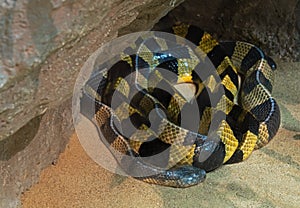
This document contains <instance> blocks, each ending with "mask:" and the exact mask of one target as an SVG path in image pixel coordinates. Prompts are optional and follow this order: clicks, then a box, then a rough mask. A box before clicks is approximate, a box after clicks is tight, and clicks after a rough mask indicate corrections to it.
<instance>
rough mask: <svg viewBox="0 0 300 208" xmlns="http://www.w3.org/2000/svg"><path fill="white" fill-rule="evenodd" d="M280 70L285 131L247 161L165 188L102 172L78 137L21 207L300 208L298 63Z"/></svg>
mask: <svg viewBox="0 0 300 208" xmlns="http://www.w3.org/2000/svg"><path fill="white" fill-rule="evenodd" d="M278 68H279V70H278V71H277V72H276V85H275V87H274V88H275V89H274V96H275V97H276V98H278V99H277V100H278V102H279V104H280V107H281V112H282V124H281V127H280V129H279V131H278V133H277V135H276V136H275V138H274V139H273V140H272V141H271V142H270V143H269V144H268V145H267V146H266V147H264V148H262V149H259V150H256V151H255V152H253V153H252V155H251V156H250V158H249V159H247V160H246V161H244V162H241V163H238V164H232V165H225V166H222V167H221V168H219V169H217V170H215V171H213V172H211V173H208V174H207V178H206V180H205V181H204V182H203V183H201V184H199V185H197V186H194V187H190V188H186V189H178V188H177V189H176V188H169V187H162V186H157V185H150V184H147V183H144V182H141V181H138V180H135V179H133V178H130V177H124V176H119V175H116V174H114V173H112V172H110V171H108V170H106V169H105V168H102V167H101V166H100V165H98V164H97V163H96V162H94V160H92V159H91V157H89V156H88V155H87V153H86V152H85V150H84V149H83V147H82V145H81V144H80V142H79V140H78V137H77V135H76V134H75V133H74V135H73V136H72V137H71V139H70V142H69V144H68V145H67V148H66V150H65V152H64V153H62V154H61V155H60V157H59V160H58V162H57V163H56V164H55V165H52V166H51V167H48V168H46V169H45V170H44V171H43V172H42V174H41V176H40V181H39V183H38V184H36V185H34V186H33V187H32V188H31V189H29V190H28V191H26V192H25V193H24V194H23V196H22V205H23V207H24V208H35V207H39V208H40V207H42V208H43V207H51V208H55V207H59V208H64V207H87V208H89V207H97V208H98V207H99V208H101V207H113V208H116V207H120V208H123V207H124V208H127V207H128V208H135V207H136V208H143V207H145V208H149V207H153V208H156V207H157V208H158V207H159V208H161V207H189V208H191V207H239V208H240V207H288V208H293V207H294V208H298V207H300V96H299V92H298V90H299V87H300V83H299V81H298V80H297V79H298V77H300V63H282V64H279V67H278ZM98 154H101V152H99V153H98Z"/></svg>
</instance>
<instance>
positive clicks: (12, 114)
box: [0, 0, 182, 208]
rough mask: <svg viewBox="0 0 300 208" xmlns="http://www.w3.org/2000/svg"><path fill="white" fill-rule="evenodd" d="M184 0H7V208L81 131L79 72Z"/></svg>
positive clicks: (2, 44)
mask: <svg viewBox="0 0 300 208" xmlns="http://www.w3.org/2000/svg"><path fill="white" fill-rule="evenodd" d="M181 2H182V1H175V2H173V1H161V0H143V1H141V0H130V1H124V0H95V1H94V0H93V1H92V0H46V1H44V0H30V1H29V0H24V1H16V0H7V1H1V2H0V57H1V60H0V207H1V208H2V207H5V208H7V207H15V206H17V205H18V204H19V200H18V197H19V195H20V193H21V192H23V191H24V190H25V189H27V188H29V187H30V186H31V185H32V184H33V183H35V182H37V180H38V177H39V174H40V171H41V170H42V169H43V168H45V167H46V166H49V165H51V164H52V163H53V162H54V161H55V160H56V158H57V157H58V155H59V153H60V152H62V151H63V150H64V148H65V145H66V143H67V141H68V138H69V136H70V134H71V133H72V132H73V131H74V129H73V127H72V119H71V118H72V116H71V101H70V99H71V97H72V92H73V87H74V83H75V80H76V77H77V74H78V72H79V71H80V69H81V67H82V66H83V64H84V62H85V61H86V60H87V58H88V57H89V56H90V55H91V54H92V53H93V52H94V51H95V50H96V49H98V48H99V47H100V46H101V45H102V44H104V43H106V42H108V41H109V40H111V39H113V38H115V37H117V36H118V31H119V30H120V29H121V28H123V27H125V26H127V25H129V24H130V23H131V22H133V21H137V20H138V21H139V25H140V26H139V27H136V30H148V29H150V28H151V27H152V26H153V24H154V23H155V22H157V21H158V20H159V19H160V18H161V17H162V16H164V15H165V14H166V13H167V12H168V11H169V10H171V9H172V8H174V7H175V6H176V5H178V4H179V3H181Z"/></svg>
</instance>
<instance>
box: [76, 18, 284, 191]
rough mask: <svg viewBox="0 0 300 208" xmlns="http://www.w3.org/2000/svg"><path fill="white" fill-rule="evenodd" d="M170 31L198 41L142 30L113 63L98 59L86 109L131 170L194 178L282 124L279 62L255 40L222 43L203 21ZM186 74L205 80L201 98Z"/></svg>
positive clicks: (180, 183) (161, 177)
mask: <svg viewBox="0 0 300 208" xmlns="http://www.w3.org/2000/svg"><path fill="white" fill-rule="evenodd" d="M163 32H168V33H172V34H175V35H177V36H180V37H183V38H185V39H186V40H188V41H190V42H192V43H194V44H195V47H190V46H185V45H183V44H182V43H181V42H180V41H179V38H178V39H177V38H174V39H173V40H171V42H173V43H175V44H173V45H172V44H170V41H165V40H163V39H162V38H157V37H156V36H155V33H153V34H154V35H153V37H152V38H146V39H143V38H142V37H141V38H138V39H137V40H136V41H135V45H132V46H128V48H126V49H125V50H124V51H121V52H120V59H119V60H120V61H118V62H117V63H115V64H114V65H113V66H112V67H110V68H109V69H95V72H94V73H93V74H92V75H91V77H90V78H89V80H88V81H87V82H86V85H85V86H84V89H83V96H82V98H81V112H82V114H84V115H85V116H86V117H88V118H89V119H90V120H92V121H93V122H94V123H95V125H96V126H97V127H98V130H99V134H100V135H101V136H100V138H101V139H102V140H103V141H104V142H105V143H106V144H107V146H108V148H110V150H111V151H112V153H113V155H114V156H115V158H116V160H117V161H118V163H119V164H120V166H121V167H122V169H123V170H124V171H125V172H126V173H127V174H128V175H130V176H132V177H135V178H137V179H140V180H143V181H146V182H149V183H154V184H160V185H164V186H172V187H188V186H192V185H195V184H198V183H200V182H202V181H203V180H204V179H205V176H206V172H209V171H212V170H214V169H216V168H218V167H220V166H221V165H223V164H227V163H236V162H240V161H243V160H245V159H247V158H248V157H249V156H250V154H251V153H252V151H253V150H254V149H257V148H260V147H263V146H264V145H266V144H267V143H268V142H269V141H270V140H271V139H272V138H273V137H274V135H275V134H276V132H277V130H278V128H279V125H280V111H279V107H278V105H277V103H276V101H275V99H274V98H273V97H272V96H271V92H272V87H273V79H274V73H273V71H274V70H275V68H276V65H275V62H274V61H273V60H272V59H271V58H269V57H268V56H266V55H265V54H264V53H263V51H262V50H261V49H259V48H258V47H256V46H254V45H252V44H249V43H245V42H239V41H237V42H220V43H219V42H217V41H216V40H215V39H213V38H212V37H211V35H209V34H208V33H206V32H204V31H202V30H201V29H199V28H197V27H195V26H190V25H185V24H180V25H176V26H174V27H173V28H170V29H168V30H165V31H163ZM174 37H176V36H174ZM207 68H214V70H213V72H211V71H212V70H206V69H207ZM239 80H240V81H239ZM178 83H192V84H193V85H194V86H195V96H194V97H193V99H192V100H188V99H187V98H186V97H184V96H183V95H182V94H181V93H180V91H178V90H177V88H176V87H175V85H176V84H178ZM195 121H199V122H195ZM99 154H101V153H99Z"/></svg>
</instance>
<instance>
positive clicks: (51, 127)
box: [0, 99, 74, 208]
mask: <svg viewBox="0 0 300 208" xmlns="http://www.w3.org/2000/svg"><path fill="white" fill-rule="evenodd" d="M70 105H71V99H69V100H67V101H65V102H64V103H63V105H62V106H61V107H58V108H57V109H50V110H48V111H47V112H46V113H45V114H43V115H40V116H37V117H35V118H33V119H31V120H30V121H29V122H28V123H27V124H26V125H25V126H23V127H22V128H21V129H19V130H18V131H17V132H16V133H15V134H13V135H12V136H10V137H9V138H8V139H6V140H4V141H6V142H5V143H1V146H0V148H1V149H0V176H1V177H0V184H1V185H2V186H1V189H0V207H1V208H2V207H3V208H4V207H5V208H7V207H15V206H16V205H18V204H19V201H18V197H19V195H20V193H21V192H23V191H25V190H26V189H27V188H29V187H30V186H31V185H32V184H33V183H35V182H37V180H38V177H39V174H40V172H41V170H42V169H43V168H45V167H47V166H49V165H51V163H55V161H56V159H57V156H58V155H59V153H61V152H62V151H63V150H64V148H65V145H66V143H67V141H68V140H69V137H70V135H71V134H72V132H73V131H74V130H73V124H72V114H71V113H72V112H71V108H70V107H69V106H70ZM24 144H26V145H24ZM3 150H4V151H3Z"/></svg>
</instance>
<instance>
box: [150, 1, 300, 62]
mask: <svg viewBox="0 0 300 208" xmlns="http://www.w3.org/2000/svg"><path fill="white" fill-rule="evenodd" d="M176 21H183V22H188V23H192V24H194V25H197V26H199V27H200V28H203V29H204V30H206V31H208V32H209V33H211V34H214V35H215V37H216V38H217V39H218V40H244V41H248V42H251V43H254V44H256V45H258V46H260V47H262V48H263V49H264V51H266V52H267V53H268V54H269V55H271V56H273V57H277V58H280V59H283V60H294V61H299V60H300V1H299V0H266V1H260V0H252V1H238V0H235V1H232V0H225V1H224V0H215V1H210V0H201V1H197V0H187V1H185V2H184V3H183V4H181V5H179V6H178V7H177V8H175V9H174V10H172V12H170V13H169V14H168V15H167V16H166V17H165V18H163V19H162V20H161V21H160V22H159V24H157V25H156V27H155V28H161V27H166V26H168V25H172V24H173V23H174V22H176Z"/></svg>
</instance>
